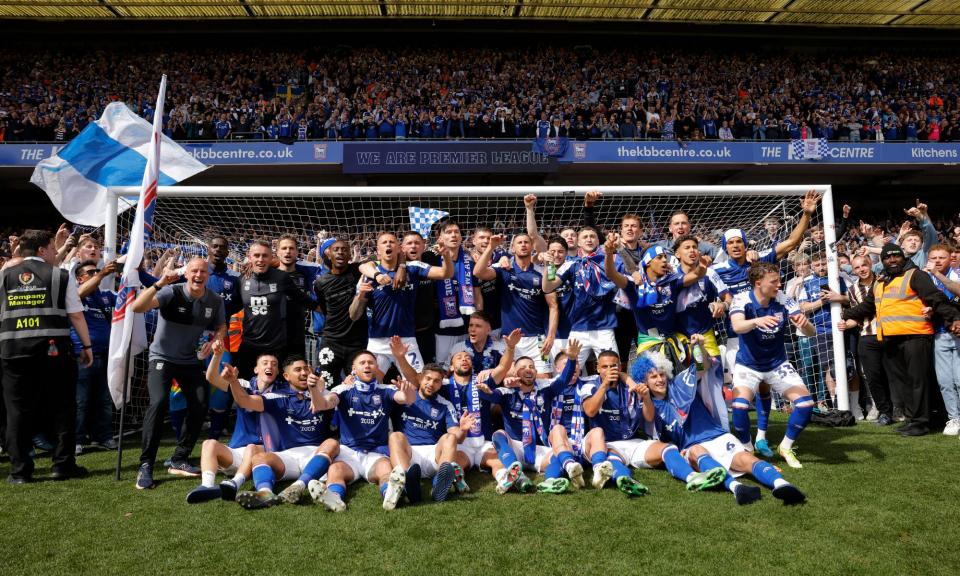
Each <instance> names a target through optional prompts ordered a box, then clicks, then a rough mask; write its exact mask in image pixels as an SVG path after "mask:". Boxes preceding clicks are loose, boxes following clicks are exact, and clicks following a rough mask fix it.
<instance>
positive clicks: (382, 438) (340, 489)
mask: <svg viewBox="0 0 960 576" xmlns="http://www.w3.org/2000/svg"><path fill="white" fill-rule="evenodd" d="M351 365H352V367H353V372H352V376H353V381H352V382H350V383H344V384H341V385H339V386H337V387H335V388H334V389H333V390H331V391H330V392H328V393H326V394H324V395H323V397H324V402H325V403H326V405H328V406H330V407H331V408H332V407H336V409H337V418H338V421H339V424H340V444H341V446H340V456H339V458H337V461H336V462H334V463H333V464H332V465H331V466H330V470H329V471H328V472H327V482H326V484H324V483H322V482H320V481H318V480H316V479H313V480H311V481H310V482H309V483H308V485H307V487H308V489H309V491H310V495H311V496H312V497H313V499H314V500H315V501H316V500H319V501H320V502H321V503H322V504H323V505H324V506H326V507H327V509H329V510H332V511H334V512H342V511H343V510H346V504H345V503H344V502H343V497H344V495H345V494H346V491H347V484H349V483H351V482H354V481H356V480H358V479H360V478H366V479H367V480H368V481H370V482H373V483H376V484H377V485H379V486H380V494H381V496H383V509H384V510H393V509H394V508H396V506H397V503H398V502H399V501H400V497H401V496H402V495H403V488H404V485H405V483H406V477H405V476H404V474H403V472H399V473H397V472H391V467H390V458H389V451H388V448H387V440H388V436H389V434H390V430H389V425H390V416H391V414H393V412H394V411H395V410H397V409H398V406H400V405H402V406H408V405H410V404H412V403H413V402H414V401H415V400H416V389H415V388H414V386H413V384H411V383H410V382H408V381H406V380H400V379H397V380H394V381H393V383H394V386H386V385H383V384H381V383H380V382H379V381H377V376H376V371H377V357H376V355H375V354H374V353H373V352H370V351H369V350H363V351H361V352H358V353H357V354H356V356H354V358H353V361H352V362H351ZM313 378H316V377H315V376H313V375H311V381H313Z"/></svg>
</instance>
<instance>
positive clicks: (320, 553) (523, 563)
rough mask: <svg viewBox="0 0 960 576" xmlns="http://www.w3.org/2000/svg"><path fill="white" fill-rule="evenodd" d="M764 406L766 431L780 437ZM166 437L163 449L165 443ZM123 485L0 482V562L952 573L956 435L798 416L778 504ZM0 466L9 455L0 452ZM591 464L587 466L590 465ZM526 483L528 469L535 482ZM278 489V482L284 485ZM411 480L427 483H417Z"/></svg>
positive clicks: (20, 568) (168, 479) (169, 569)
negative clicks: (439, 497) (294, 498)
mask: <svg viewBox="0 0 960 576" xmlns="http://www.w3.org/2000/svg"><path fill="white" fill-rule="evenodd" d="M784 424H785V417H784V416H783V415H779V414H776V415H774V417H773V419H772V422H771V427H770V428H771V438H773V439H778V438H780V437H781V436H782V434H783V427H784ZM170 451H171V447H170V445H169V444H165V445H164V446H163V447H162V448H161V451H160V455H161V458H162V457H165V456H167V455H169V453H170ZM137 453H138V447H137V445H136V443H135V442H133V441H130V442H128V444H127V449H126V451H125V455H124V463H125V466H124V471H123V480H122V481H121V482H119V483H118V482H116V481H114V478H113V473H114V463H115V456H116V455H115V453H105V452H100V453H93V454H89V455H84V456H82V457H81V458H80V459H79V461H80V463H81V464H83V465H85V466H86V467H88V468H89V469H90V471H91V477H90V478H87V479H85V480H70V481H66V482H62V483H55V482H51V481H43V479H44V476H45V474H46V471H47V468H48V466H49V460H44V459H40V460H38V467H37V478H38V479H39V480H41V481H39V482H36V483H34V484H31V485H28V486H10V485H8V484H6V483H3V484H0V572H2V573H3V574H4V575H7V576H9V575H13V574H185V573H191V574H202V575H208V574H210V575H213V574H290V573H293V574H300V573H302V574H337V575H344V574H364V575H375V574H419V575H428V574H438V575H440V574H446V575H451V576H459V575H465V574H503V575H519V574H578V575H584V574H590V575H592V574H610V575H613V574H617V575H629V574H671V575H680V574H710V575H713V576H719V575H727V574H731V575H733V574H750V575H754V574H756V575H759V574H817V575H827V574H844V575H850V574H878V575H881V574H923V575H927V574H955V573H956V571H957V569H958V567H960V547H958V546H957V537H958V533H960V485H958V482H957V478H958V471H960V441H958V439H957V438H955V437H945V436H942V435H939V434H933V435H930V436H926V437H923V438H901V437H900V436H899V435H897V434H895V433H893V431H892V430H891V429H890V428H878V427H876V426H875V425H873V424H872V423H860V424H859V425H858V426H856V427H855V428H844V429H826V428H819V427H815V426H811V427H810V428H808V429H807V430H806V431H805V432H804V434H803V436H802V437H801V438H800V442H799V443H798V453H799V456H800V458H801V461H802V462H803V463H804V468H803V469H802V470H792V469H789V468H786V467H785V465H784V464H783V462H782V461H779V460H774V463H775V464H777V465H778V466H780V467H781V468H783V469H784V474H785V476H786V478H787V479H788V480H790V481H792V482H794V483H795V484H796V485H797V486H799V487H800V488H801V489H802V490H804V491H805V492H806V494H807V497H808V502H807V503H806V504H804V505H801V506H795V507H785V506H783V505H782V504H781V503H780V501H778V500H776V499H774V498H773V497H772V496H771V495H770V492H769V491H768V490H766V489H764V496H763V499H762V500H761V501H760V502H758V503H756V504H753V505H750V506H746V507H738V506H737V505H736V503H735V502H734V500H733V497H732V495H731V494H729V493H728V492H723V491H716V492H713V491H711V492H707V493H693V494H692V493H687V492H686V491H685V490H684V487H683V485H682V484H681V483H680V482H677V481H675V480H673V479H672V478H670V477H669V475H668V474H667V473H666V472H665V471H659V470H658V471H649V470H644V471H637V472H635V473H634V476H635V477H636V478H637V479H639V480H640V481H641V482H643V483H644V484H646V485H647V486H649V487H650V489H651V492H652V493H651V495H649V496H646V497H643V498H636V499H627V498H626V497H625V496H624V495H623V494H621V493H620V492H618V491H617V490H616V489H615V488H613V487H611V486H608V487H607V488H606V489H604V490H603V491H601V492H597V491H595V490H592V489H585V490H581V491H579V492H573V493H569V494H563V495H559V496H554V495H520V494H515V493H510V494H507V495H506V496H497V495H496V494H495V493H494V490H493V483H492V480H491V478H490V476H489V475H488V474H480V473H478V472H471V473H470V474H469V475H468V478H467V480H468V482H469V484H470V486H471V488H472V492H471V493H470V494H467V495H460V496H456V495H455V496H452V497H451V499H450V500H449V501H447V502H445V503H443V504H439V505H436V504H433V503H429V504H422V505H419V506H413V507H410V506H403V507H400V508H398V509H397V510H395V511H393V512H389V513H388V512H384V511H383V510H382V509H381V507H380V498H379V494H378V492H377V490H376V488H375V487H373V486H371V485H366V484H355V485H354V486H352V487H350V489H349V490H348V494H347V504H348V506H349V508H348V510H347V511H346V512H345V513H342V514H333V513H330V512H327V511H326V510H325V509H324V508H323V507H322V506H320V505H311V506H289V505H285V506H280V507H276V508H272V509H268V510H262V511H256V512H249V511H246V510H243V509H241V508H240V507H239V506H238V505H236V504H235V503H232V502H231V503H228V502H223V501H219V500H218V501H214V502H210V503H205V504H198V505H188V504H186V502H185V500H184V497H185V495H186V493H187V491H188V490H189V489H190V488H192V487H193V486H194V485H196V483H197V481H196V480H194V479H181V478H177V477H172V476H168V475H167V474H166V472H165V471H161V470H160V469H159V468H158V471H157V474H156V478H157V480H158V486H157V488H156V489H155V490H152V491H147V492H138V491H136V490H135V489H134V488H133V481H134V474H135V467H136V458H137ZM0 473H2V474H3V475H4V476H6V473H7V464H5V463H0ZM588 473H589V470H588ZM534 480H535V481H536V479H534ZM281 487H282V486H281ZM424 488H425V490H424V492H425V493H427V490H426V484H425V486H424Z"/></svg>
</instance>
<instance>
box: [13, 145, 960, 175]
mask: <svg viewBox="0 0 960 576" xmlns="http://www.w3.org/2000/svg"><path fill="white" fill-rule="evenodd" d="M62 147H63V145H62V144H18V143H9V144H2V145H0V167H17V166H20V167H30V168H33V167H34V166H36V164H37V162H39V161H41V160H44V159H46V158H49V157H51V156H53V155H54V154H56V153H57V151H58V150H59V149H61V148H62ZM183 147H184V148H185V149H186V150H187V151H188V152H189V153H190V154H192V155H193V157H194V158H195V159H197V160H199V161H200V162H203V163H204V164H206V165H208V166H217V165H262V166H271V165H273V166H277V165H291V164H323V165H331V164H332V165H343V170H344V172H347V173H378V172H380V173H402V172H407V173H425V174H427V173H441V172H447V173H449V172H460V173H465V172H473V173H485V172H553V171H555V170H557V169H558V167H560V166H562V165H563V164H568V163H574V164H576V163H599V164H631V163H632V164H675V163H687V164H810V165H813V164H868V165H882V164H954V163H960V143H944V144H940V143H936V142H913V143H903V142H896V143H893V142H888V143H877V142H864V143H857V144H851V143H845V142H829V143H828V145H827V147H826V149H825V151H824V152H825V153H824V154H823V155H822V157H821V158H820V159H819V160H809V159H804V158H800V157H797V155H796V154H795V152H794V150H792V149H791V145H790V143H789V142H717V141H713V142H688V143H686V144H684V145H682V146H681V145H679V144H678V143H677V142H675V141H639V140H637V141H617V140H606V141H602V140H589V141H586V142H577V141H572V142H569V143H568V146H567V148H566V150H565V151H564V153H563V155H562V156H560V157H557V158H551V157H548V156H545V155H543V154H537V153H534V152H532V142H530V141H527V142H504V141H489V140H485V141H457V142H452V141H450V142H448V141H444V140H429V141H383V140H379V141H375V142H333V141H312V142H295V143H293V144H290V145H287V144H282V143H279V142H204V143H186V144H183Z"/></svg>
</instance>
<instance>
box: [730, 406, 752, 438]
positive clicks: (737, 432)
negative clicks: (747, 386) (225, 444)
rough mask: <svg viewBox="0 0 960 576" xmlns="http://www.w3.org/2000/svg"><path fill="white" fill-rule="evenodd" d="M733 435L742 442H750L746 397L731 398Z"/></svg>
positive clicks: (748, 407)
mask: <svg viewBox="0 0 960 576" xmlns="http://www.w3.org/2000/svg"><path fill="white" fill-rule="evenodd" d="M732 407H733V435H734V436H736V437H737V440H739V441H740V442H741V443H743V444H750V403H749V402H747V399H746V398H734V399H733V404H732Z"/></svg>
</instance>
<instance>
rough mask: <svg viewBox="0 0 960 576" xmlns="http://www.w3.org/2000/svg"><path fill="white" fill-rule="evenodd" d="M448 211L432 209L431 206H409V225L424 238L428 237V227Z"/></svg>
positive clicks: (447, 213) (443, 216)
mask: <svg viewBox="0 0 960 576" xmlns="http://www.w3.org/2000/svg"><path fill="white" fill-rule="evenodd" d="M449 215H450V213H449V212H444V211H443V210H434V209H433V208H419V207H417V206H411V207H410V227H411V228H413V229H414V230H415V231H416V232H419V233H420V235H421V236H423V237H424V238H429V237H430V228H431V227H432V226H433V225H434V224H436V223H437V222H439V221H440V220H443V219H444V218H446V217H447V216H449Z"/></svg>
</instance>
